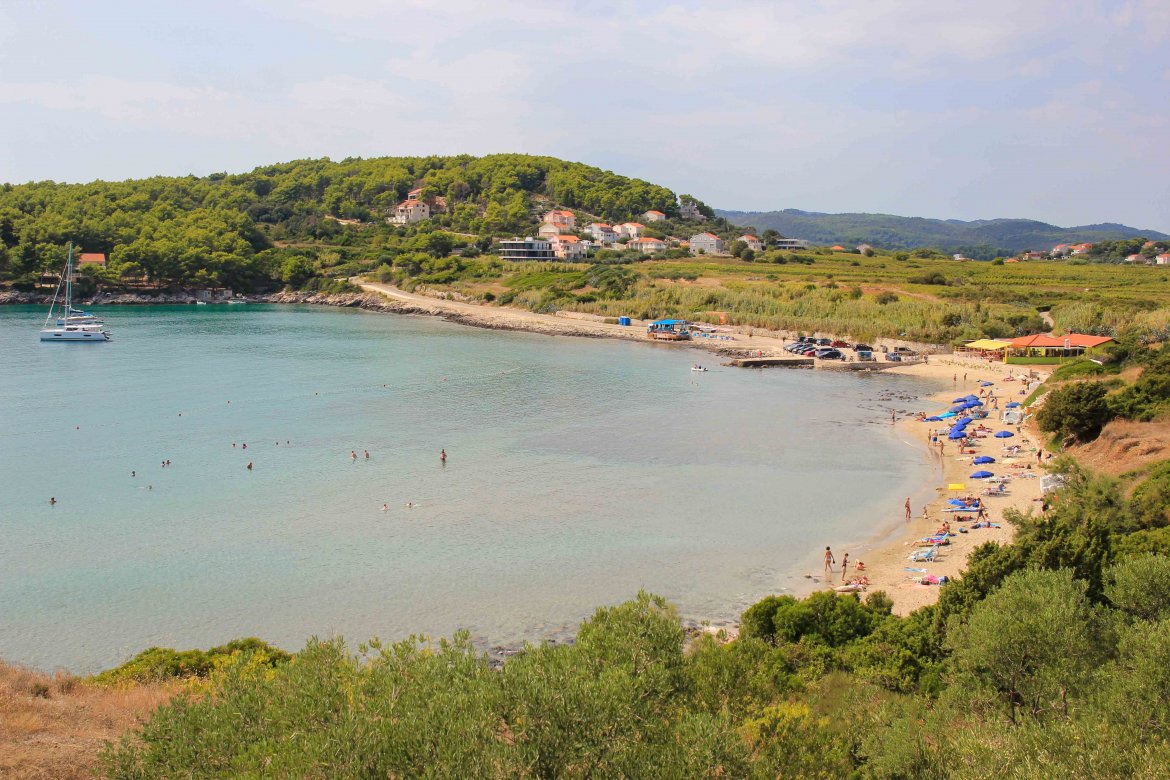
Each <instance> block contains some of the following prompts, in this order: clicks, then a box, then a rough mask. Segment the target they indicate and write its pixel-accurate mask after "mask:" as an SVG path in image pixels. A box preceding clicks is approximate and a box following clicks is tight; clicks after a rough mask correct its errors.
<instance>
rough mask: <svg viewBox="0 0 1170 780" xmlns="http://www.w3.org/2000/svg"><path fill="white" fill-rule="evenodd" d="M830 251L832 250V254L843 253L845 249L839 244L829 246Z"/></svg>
mask: <svg viewBox="0 0 1170 780" xmlns="http://www.w3.org/2000/svg"><path fill="white" fill-rule="evenodd" d="M830 249H832V250H833V251H834V252H844V251H845V247H843V246H841V245H840V244H833V246H831V247H830Z"/></svg>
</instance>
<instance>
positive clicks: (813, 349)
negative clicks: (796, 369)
mask: <svg viewBox="0 0 1170 780" xmlns="http://www.w3.org/2000/svg"><path fill="white" fill-rule="evenodd" d="M796 354H798V355H803V356H804V357H812V356H813V355H815V354H817V350H816V347H809V348H808V349H804V350H801V351H800V352H797V353H796Z"/></svg>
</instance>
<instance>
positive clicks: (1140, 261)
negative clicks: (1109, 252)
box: [1125, 253, 1150, 265]
mask: <svg viewBox="0 0 1170 780" xmlns="http://www.w3.org/2000/svg"><path fill="white" fill-rule="evenodd" d="M1125 262H1127V263H1133V264H1134V265H1147V264H1148V263H1149V262H1150V261H1149V260H1148V259H1147V258H1146V256H1145V255H1139V254H1137V253H1134V254H1132V255H1126V256H1125Z"/></svg>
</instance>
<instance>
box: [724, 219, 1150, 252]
mask: <svg viewBox="0 0 1170 780" xmlns="http://www.w3.org/2000/svg"><path fill="white" fill-rule="evenodd" d="M715 213H716V214H717V215H718V216H720V217H723V218H725V219H727V220H728V221H730V222H733V223H735V224H737V225H751V226H752V227H755V228H756V229H757V230H759V231H764V230H767V229H768V228H771V229H773V230H776V231H779V232H780V233H781V234H783V235H784V236H786V237H788V238H802V239H804V240H806V241H811V242H812V243H814V244H841V245H843V246H849V247H852V246H856V245H857V244H859V243H866V244H872V245H873V246H875V247H877V248H879V249H917V248H919V247H934V248H937V249H942V250H944V251H946V252H962V253H963V254H966V255H967V256H969V257H975V258H981V259H985V258H990V257H995V256H997V255H1006V254H1015V253H1016V252H1020V251H1023V250H1036V251H1041V250H1046V249H1051V248H1052V247H1053V246H1055V245H1057V244H1069V243H1077V242H1081V241H1092V242H1095V241H1109V240H1117V239H1122V238H1135V237H1137V236H1144V237H1146V238H1149V239H1156V240H1163V239H1170V236H1168V235H1166V234H1165V233H1160V232H1158V231H1157V230H1140V229H1138V228H1133V227H1129V226H1128V225H1118V224H1116V223H1111V222H1107V223H1103V224H1100V225H1079V226H1077V227H1068V228H1062V227H1057V226H1056V225H1049V224H1047V223H1045V222H1038V221H1036V220H1034V219H978V220H974V221H971V222H964V221H962V220H957V219H926V218H923V217H898V216H894V215H893V214H822V213H818V212H815V211H800V210H799V209H784V210H783V211H724V210H722V209H716V211H715Z"/></svg>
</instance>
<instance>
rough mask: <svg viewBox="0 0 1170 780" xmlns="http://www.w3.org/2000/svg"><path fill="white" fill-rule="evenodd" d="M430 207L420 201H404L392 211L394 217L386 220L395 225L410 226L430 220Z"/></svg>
mask: <svg viewBox="0 0 1170 780" xmlns="http://www.w3.org/2000/svg"><path fill="white" fill-rule="evenodd" d="M430 216H431V207H430V206H428V205H427V204H426V203H425V202H423V201H421V200H404V201H402V202H401V203H399V204H398V207H397V208H395V209H394V216H393V217H391V218H390V219H388V220H387V222H391V223H393V224H395V225H412V224H414V223H415V222H420V221H422V220H424V219H430Z"/></svg>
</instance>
